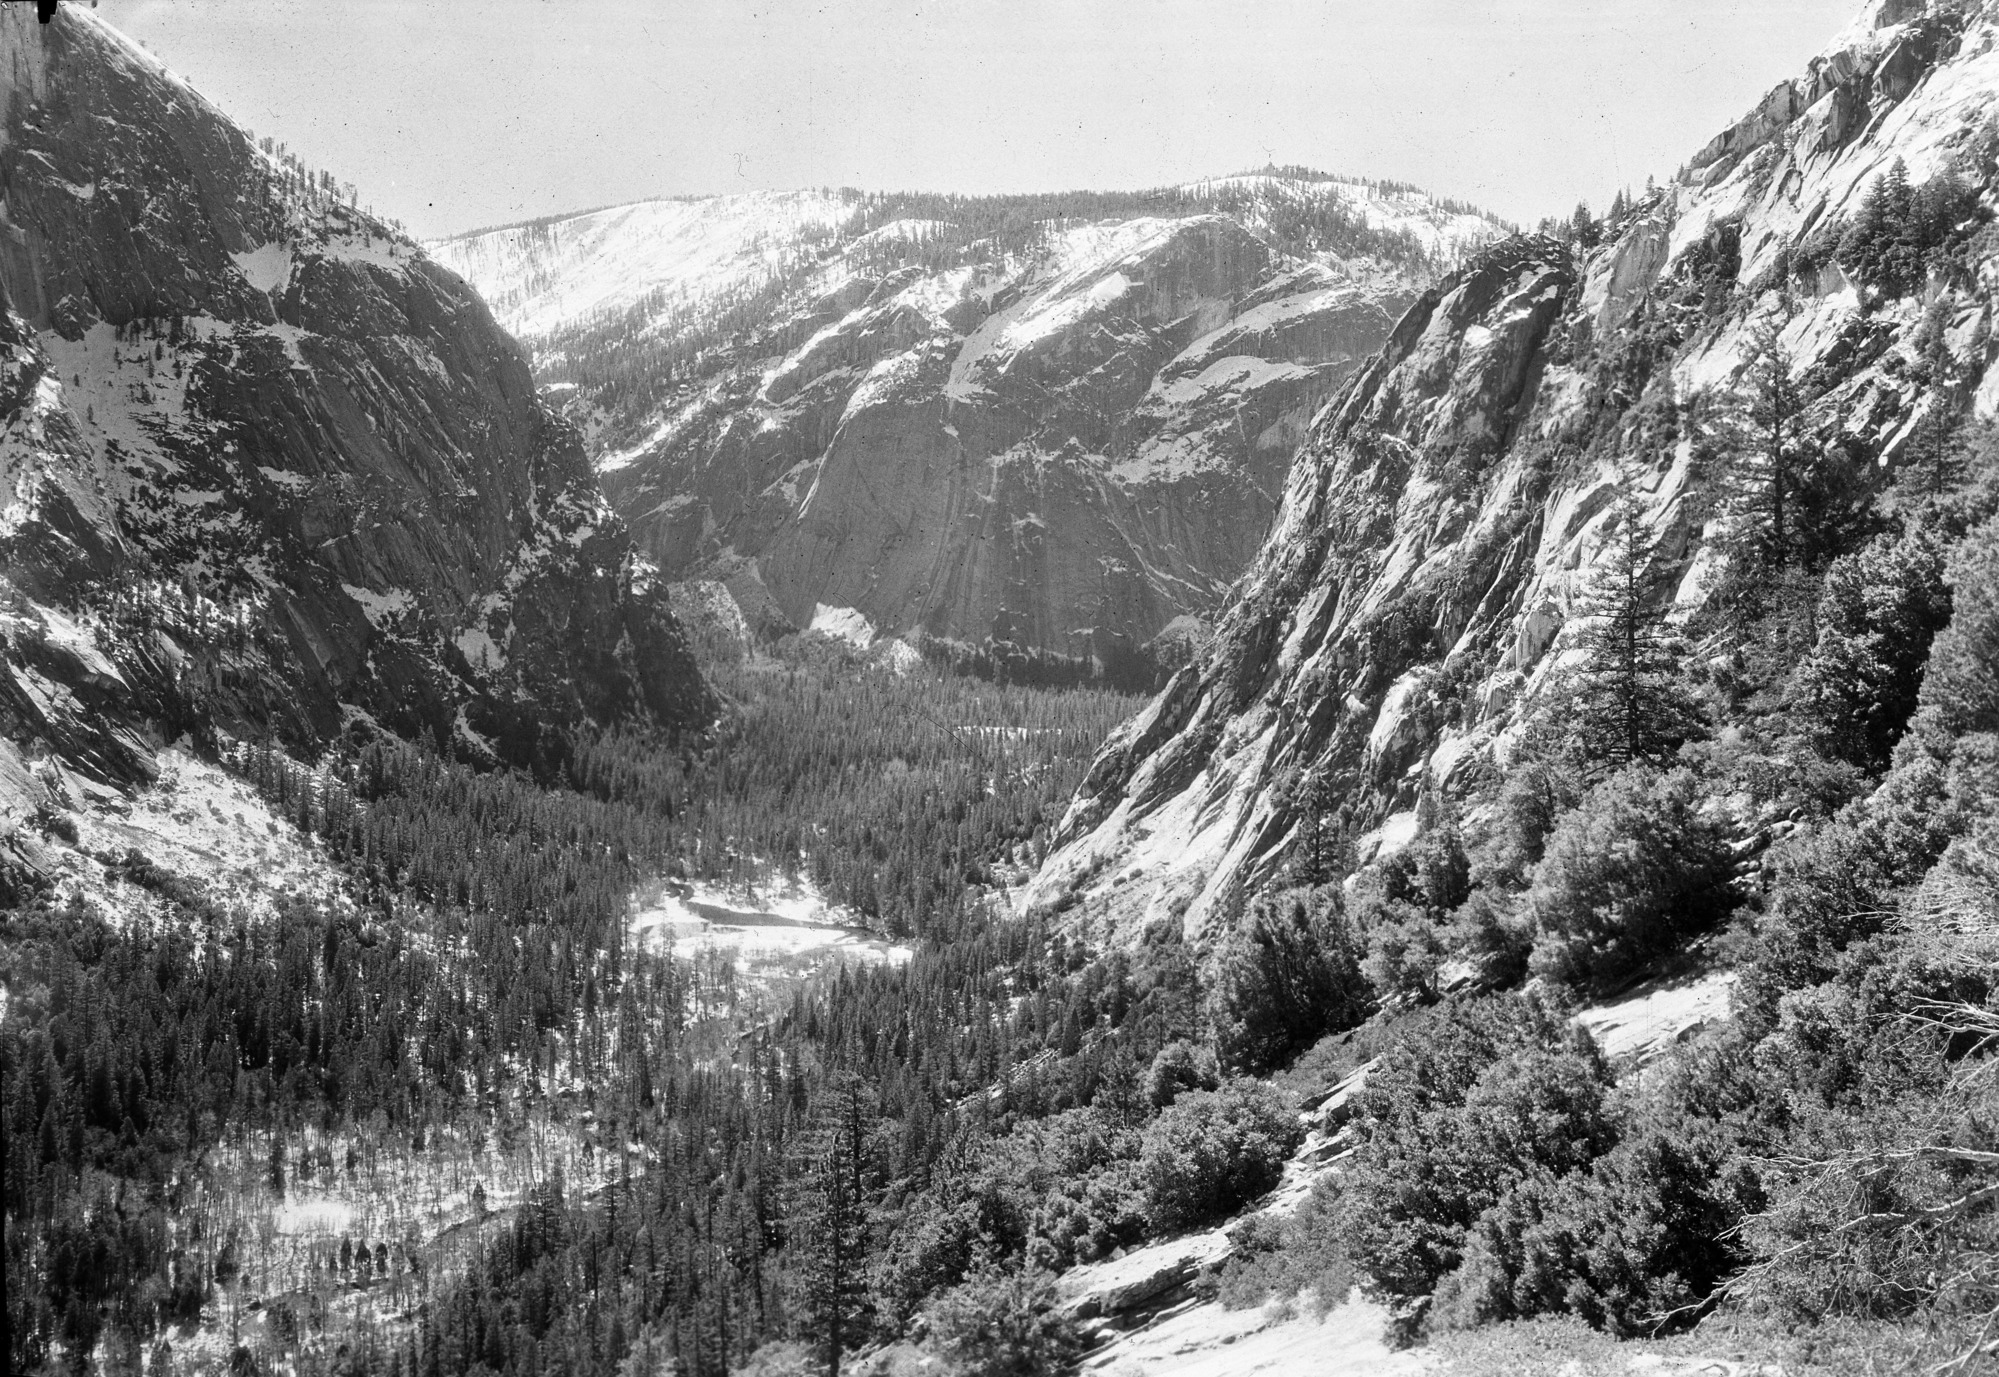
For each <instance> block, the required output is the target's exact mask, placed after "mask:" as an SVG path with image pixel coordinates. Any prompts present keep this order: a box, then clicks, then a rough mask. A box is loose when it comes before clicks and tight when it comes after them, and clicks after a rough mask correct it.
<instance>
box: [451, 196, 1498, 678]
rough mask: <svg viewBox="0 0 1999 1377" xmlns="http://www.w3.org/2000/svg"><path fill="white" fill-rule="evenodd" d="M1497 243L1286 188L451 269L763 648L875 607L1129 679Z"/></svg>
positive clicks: (847, 203) (627, 210)
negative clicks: (1447, 286) (1369, 381)
mask: <svg viewBox="0 0 1999 1377" xmlns="http://www.w3.org/2000/svg"><path fill="white" fill-rule="evenodd" d="M1280 171H1282V170H1280ZM1064 217H1066V218H1064ZM1499 232H1501V231H1500V227H1499V226H1497V224H1496V223H1495V222H1493V221H1491V220H1490V219H1489V217H1480V216H1477V215H1475V214H1472V213H1470V212H1469V211H1468V210H1466V209H1464V208H1459V207H1457V206H1456V203H1448V205H1447V204H1446V203H1441V202H1437V201H1433V200H1431V199H1429V198H1427V197H1423V196H1421V195H1419V194H1417V193H1414V192H1413V191H1410V190H1407V189H1404V188H1401V187H1400V186H1399V185H1398V184H1383V185H1381V186H1379V187H1377V186H1374V185H1370V184H1367V183H1364V182H1360V181H1357V180H1352V179H1337V178H1330V177H1326V176H1324V175H1323V174H1312V179H1310V180H1305V179H1301V178H1299V177H1296V176H1290V177H1287V176H1280V175H1276V174H1274V173H1269V172H1266V173H1256V174H1246V175H1244V176H1239V177H1233V178H1223V179H1211V180H1209V181H1207V182H1202V183H1194V184H1189V185H1187V186H1183V187H1171V188H1161V189H1157V190H1155V191H1149V192H1137V193H1073V194H1070V195H1067V196H1061V195H1047V196H1015V197H984V198H981V197H954V196H943V195H928V194H918V193H911V194H900V195H892V194H886V193H878V194H861V193H852V192H839V193H822V192H796V193H774V192H773V193H749V194H746V195H743V196H737V197H722V198H713V199H710V200H705V201H673V202H651V203H636V204H633V205H628V206H623V207H616V208H613V209H611V210H608V211H602V212H596V213H594V214H591V215H584V216H578V217H572V218H569V219H566V220H565V219H557V220H553V221H548V220H545V221H538V222H535V223H534V224H533V225H532V226H529V227H525V228H521V229H517V230H506V231H500V232H495V233H488V234H485V235H480V236H470V237H465V238H460V239H456V240H451V241H445V242H443V243H441V244H439V245H438V246H437V249H438V252H439V253H440V254H441V255H442V256H443V257H445V259H446V260H447V261H449V262H451V263H452V264H453V265H454V266H455V267H457V268H458V269H459V270H460V271H462V272H463V273H465V274H466V275H467V277H468V278H470V279H471V280H473V281H476V282H478V283H479V284H480V286H481V288H482V290H484V291H486V292H487V294H488V295H489V296H490V297H491V298H492V299H493V300H494V301H495V303H496V309H497V310H498V311H499V313H500V315H501V318H502V319H503V320H504V321H505V322H507V323H508V324H509V325H510V326H512V327H514V328H515V329H516V330H517V331H518V332H520V333H521V334H522V336H523V338H524V339H526V340H527V341H528V342H529V344H530V347H531V348H532V349H533V350H534V351H535V353H536V357H537V369H538V374H539V376H540V377H541V378H542V380H543V382H544V383H545V384H549V385H551V386H552V387H553V388H555V389H557V395H559V396H562V397H564V398H566V399H567V401H568V405H569V407H570V410H571V414H573V415H575V416H577V417H578V418H579V420H580V421H581V422H582V424H583V425H584V427H585V429H586V431H587V432H589V433H590V435H591V446H592V451H593V455H594V462H595V463H596V465H597V468H598V471H599V473H600V475H601V476H602V478H603V481H604V483H605V486H606V489H607V491H608V492H609V494H610V496H611V500H612V502H613V505H614V506H615V507H617V508H618V509H619V510H620V511H621V512H622V513H624V515H625V516H626V518H627V519H628V520H629V521H631V522H632V523H633V526H634V529H635V530H636V531H638V532H639V534H640V538H641V540H642V541H643V542H644V543H645V545H646V548H647V550H648V553H649V554H651V555H652V556H653V557H654V558H655V559H657V560H658V561H659V562H660V563H661V565H662V567H663V568H664V569H665V570H666V571H667V573H668V574H669V576H674V577H687V576H704V577H719V578H722V579H725V580H727V581H728V583H729V586H730V587H731V589H732V590H733V591H734V592H735V593H736V595H737V599H738V601H739V602H740V603H742V604H743V606H744V608H745V610H746V611H747V612H748V613H750V615H751V619H752V621H753V622H754V621H758V620H763V621H766V622H767V623H769V624H774V625H776V626H780V627H781V626H785V625H790V626H798V627H803V626H806V625H809V624H810V623H811V621H812V620H813V619H814V618H815V617H816V616H817V615H818V613H819V608H820V607H822V606H824V607H827V608H829V609H833V610H842V609H850V610H853V611H855V612H858V613H859V614H860V615H861V616H863V617H865V618H866V619H867V621H868V622H869V624H870V625H871V626H872V627H873V628H875V629H876V630H877V631H878V632H879V633H881V634H884V635H901V636H905V637H910V638H913V639H923V638H931V639H937V640H942V641H947V642H950V641H956V642H961V643H963V642H971V643H978V642H982V641H994V642H1000V643H1007V644H1014V645H1020V646H1024V647H1028V648H1032V649H1034V650H1036V651H1041V652H1053V653H1056V654H1058V655H1062V656H1067V657H1070V658H1072V659H1075V660H1079V661H1089V662H1094V663H1096V664H1097V665H1099V666H1100V667H1101V666H1103V665H1104V664H1106V663H1108V662H1114V661H1117V660H1120V659H1121V658H1122V659H1127V660H1128V659H1129V658H1130V657H1131V653H1132V652H1133V651H1134V650H1135V649H1136V648H1137V647H1140V646H1142V645H1143V644H1144V643H1146V642H1148V641H1150V640H1152V639H1153V638H1155V637H1156V636H1158V635H1159V634H1160V632H1161V631H1162V630H1164V629H1165V628H1166V627H1167V626H1168V625H1169V624H1170V623H1173V622H1174V621H1175V620H1176V619H1178V618H1184V617H1189V616H1193V617H1198V616H1200V615H1203V614H1205V613H1206V612H1207V611H1208V610H1210V609H1211V608H1212V607H1213V606H1214V605H1215V603H1216V601H1217V600H1218V598H1219V597H1220V595H1221V593H1222V591H1223V590H1224V589H1225V588H1226V586H1227V585H1228V583H1229V582H1230V581H1231V580H1232V579H1233V578H1234V577H1235V575H1236V573H1237V572H1238V571H1239V570H1240V568H1241V566H1242V564H1243V563H1244V562H1245V560H1246V558H1247V556H1248V554H1249V552H1250V550H1251V548H1253V546H1252V544H1251V542H1252V541H1253V540H1254V538H1255V532H1256V531H1257V530H1259V529H1260V528H1261V526H1262V525H1263V523H1264V521H1265V520H1267V517H1268V514H1269V512H1270V511H1271V510H1272V509H1273V506H1274V498H1275V493H1276V490H1277V488H1278V486H1279V485H1280V484H1281V481H1282V475H1283V470H1284V468H1285V466H1286V465H1287V464H1288V460H1289V451H1290V448H1291V446H1292V444H1293V443H1294V442H1295V438H1296V436H1297V434H1298V433H1299V431H1300V429H1301V428H1302V425H1303V422H1304V420H1305V418H1306V417H1308V416H1309V415H1310V413H1311V411H1312V410H1314V409H1315V408H1316V406H1317V405H1318V404H1319V403H1320V402H1321V401H1322V400H1323V399H1324V398H1325V397H1326V396H1328V395H1329V394H1330V390H1331V387H1332V386H1333V385H1334V384H1335V383H1336V382H1337V380H1338V379H1339V378H1340V377H1341V376H1343V375H1344V374H1345V372H1346V371H1347V370H1349V369H1350V368H1351V367H1353V366H1354V365H1355V364H1356V363H1357V362H1358V360H1359V359H1360V358H1362V357H1364V356H1365V354H1366V353H1367V352H1369V351H1370V350H1371V349H1372V348H1373V347H1374V345H1375V344H1376V343H1377V342H1378V340H1379V339H1380V338H1381V337H1382V336H1383V335H1385V333H1386V330H1387V326H1388V324H1389V323H1390V321H1391V319H1392V316H1393V315H1394V314H1395V313H1397V312H1399V310H1400V307H1401V305H1402V304H1403V303H1404V302H1405V301H1406V300H1407V299H1409V298H1410V297H1411V296H1413V293H1414V291H1415V290H1416V289H1417V287H1418V286H1419V285H1420V282H1419V279H1421V278H1422V277H1423V276H1425V275H1426V273H1427V270H1428V265H1429V264H1430V263H1431V262H1432V261H1434V259H1435V258H1436V257H1437V256H1438V255H1443V256H1448V255H1449V254H1451V253H1454V252H1457V251H1458V248H1459V246H1461V245H1463V244H1465V243H1469V242H1475V241H1477V240H1478V239H1479V238H1481V237H1483V236H1486V235H1492V234H1497V233H1499ZM1155 279H1156V281H1157V284H1158V286H1159V288H1160V290H1159V291H1155V290H1154V282H1155ZM1231 359H1233V360H1237V362H1233V363H1230V362H1229V360H1231ZM1224 365H1226V366H1224ZM892 375H893V376H892ZM1113 418H1118V419H1115V420H1114V419H1113ZM807 494H811V495H812V501H811V502H810V503H808V502H807V500H806V499H807ZM909 495H914V497H913V500H911V498H910V497H909Z"/></svg>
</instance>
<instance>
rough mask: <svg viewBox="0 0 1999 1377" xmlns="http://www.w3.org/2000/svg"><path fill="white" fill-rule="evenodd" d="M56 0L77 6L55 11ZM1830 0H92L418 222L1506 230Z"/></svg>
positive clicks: (391, 210)
mask: <svg viewBox="0 0 1999 1377" xmlns="http://www.w3.org/2000/svg"><path fill="white" fill-rule="evenodd" d="M71 3H75V0H71ZM1858 9H1859V0H1755V3H1754V4H1743V3H1741V0H1116V2H1115V3H1111V2H1110V0H928V2H927V3H921V4H914V3H909V0H894V2H891V0H836V2H835V3H817V2H816V0H102V3H101V5H100V7H99V8H98V10H97V13H98V15H99V16H100V17H102V18H105V19H108V20H110V21H111V22H112V23H113V24H115V25H117V26H118V27H119V28H121V29H123V30H124V31H125V32H126V33H128V34H131V35H132V36H134V37H136V38H139V39H142V40H143V41H144V42H146V44H147V45H148V46H149V47H150V48H151V49H152V50H153V51H154V52H155V53H157V54H158V55H159V56H160V57H161V58H162V59H163V60H165V61H166V63H167V64H168V65H169V66H170V67H172V68H173V69H174V70H175V71H177V72H179V73H180V74H181V75H182V76H184V77H186V78H187V79H188V80H190V81H191V82H193V83H194V85H195V86H196V88H197V89H199V90H200V91H201V92H202V93H203V94H205V95H206V96H208V97H209V98H210V99H211V100H213V101H215V102H216V103H217V104H218V105H220V106H221V107H222V108H223V109H224V110H225V111H227V112H228V113H229V114H230V115H231V116H233V117H234V118H235V119H236V120H237V121H238V122H239V123H242V124H245V125H248V126H249V127H250V128H251V129H253V130H254V131H255V132H256V133H257V134H258V135H260V136H261V135H265V134H269V135H272V136H274V137H276V138H278V139H280V140H282V141H283V142H285V143H286V144H288V145H289V146H290V147H291V149H292V151H293V152H295V153H297V154H299V155H300V156H302V157H303V158H305V159H306V161H307V162H308V163H310V164H313V165H315V166H318V167H323V168H326V169H328V170H330V171H332V172H333V173H334V174H335V175H336V176H337V177H339V178H340V179H341V180H342V181H352V182H355V183H358V184H359V186H360V188H361V199H362V203H363V204H364V205H370V206H372V207H373V208H374V209H375V210H376V211H378V212H380V213H383V214H386V215H390V216H393V217H395V218H397V219H400V220H402V221H403V222H404V223H405V224H406V225H407V226H408V227H409V228H410V229H411V230H412V231H413V232H415V233H416V234H418V235H419V236H424V237H434V236H439V235H443V234H447V233H452V232H456V231H461V230H466V229H471V228H474V227H479V226H488V225H497V224H504V223H508V222H511V221H516V220H522V219H529V218H534V217H538V216H543V215H550V214H555V213H559V212H562V211H570V210H581V209H586V208H590V207H595V206H602V205H610V204H616V203H619V202H625V201H634V200H641V199H644V198H646V197H652V196H673V195H700V194H710V193H716V192H728V191H748V190H760V189H781V188H790V187H801V186H858V187H864V188H868V189H874V190H917V189H922V190H938V191H963V192H987V191H1027V190H1041V191H1049V190H1066V189H1071V188H1083V187H1087V188H1093V189H1118V188H1135V187H1145V186H1157V185H1161V184H1165V183H1171V182H1179V181H1188V180H1193V179H1195V178H1199V177H1206V176H1218V175H1223V174H1226V173H1230V172H1238V171H1243V170H1246V169H1249V168H1253V167H1260V166H1262V165H1264V164H1265V163H1267V162H1277V163H1302V164H1305V165H1307V166H1311V167H1316V168H1320V169H1322V170H1325V171H1331V172H1340V173H1347V174H1350V175H1356V176H1367V177H1387V178H1394V179H1397V180H1400V181H1407V182H1414V183H1416V184H1417V185H1419V186H1423V187H1425V188H1427V189H1428V190H1430V191H1433V192H1435V193H1437V194H1439V195H1445V196H1454V197H1457V198H1460V199H1462V200H1467V201H1471V202H1474V203H1476V204H1478V205H1480V206H1483V207H1485V208H1486V209H1489V210H1492V211H1494V212H1496V213H1498V214H1499V215H1501V216H1502V217H1504V218H1506V219H1509V220H1513V221H1516V222H1519V223H1522V224H1528V225H1531V224H1533V223H1534V222H1536V221H1538V220H1539V219H1540V218H1541V217H1542V216H1544V215H1549V214H1557V213H1561V214H1566V213H1567V212H1568V211H1570V210H1571V209H1573V208H1574V206H1575V205H1576V203H1577V202H1578V201H1579V200H1587V201H1589V202H1590V203H1591V204H1593V205H1595V206H1597V207H1598V208H1601V207H1602V206H1603V205H1604V204H1605V203H1607V202H1608V201H1609V200H1610V198H1611V196H1612V195H1613V194H1614V193H1615V191H1616V190H1617V189H1618V188H1619V187H1630V188H1632V189H1634V190H1635V189H1637V188H1639V187H1642V186H1643V185H1644V182H1645V179H1646V177H1647V175H1648V174H1650V175H1653V176H1657V177H1659V178H1661V179H1663V178H1665V177H1667V176H1669V175H1670V174H1671V173H1672V172H1673V171H1674V169H1676V168H1677V167H1679V166H1680V164H1682V163H1683V162H1685V161H1686V160H1687V158H1688V157H1690V156H1691V155H1692V154H1693V153H1694V152H1696V151H1697V150H1698V149H1699V148H1700V146H1701V145H1702V144H1704V143H1705V142H1706V141H1707V140H1708V139H1709V138H1711V137H1712V136H1713V135H1714V134H1716V133H1718V132H1719V131H1720V130H1721V129H1722V128H1723V127H1724V126H1725V125H1726V124H1727V123H1729V122H1730V121H1731V120H1733V119H1735V118H1736V117H1738V116H1739V115H1741V114H1742V113H1743V112H1745V111H1746V110H1748V109H1749V107H1750V106H1751V105H1753V104H1754V103H1755V102H1756V101H1757V100H1758V99H1759V98H1760V97H1761V96H1762V95H1763V94H1764V93H1765V92H1766V91H1768V90H1769V88H1770V87H1771V86H1773V85H1775V84H1776V83H1777V82H1778V81H1780V80H1782V79H1784V78H1785V77H1788V76H1791V75H1794V74H1796V73H1798V72H1800V71H1801V70H1802V69H1803V67H1804V64H1805V62H1806V60H1807V59H1809V58H1810V57H1811V56H1812V55H1813V54H1815V53H1817V52H1818V51H1819V50H1820V49H1822V48H1823V47H1824V46H1825V44H1826V42H1827V41H1828V40H1829V39H1830V38H1831V37H1832V36H1833V35H1834V34H1835V33H1836V32H1837V31H1838V30H1839V29H1840V28H1841V27H1842V26H1843V25H1844V24H1845V23H1847V22H1848V21H1849V20H1850V19H1851V18H1852V17H1853V15H1854V14H1855V13H1856V12H1857V11H1858Z"/></svg>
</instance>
